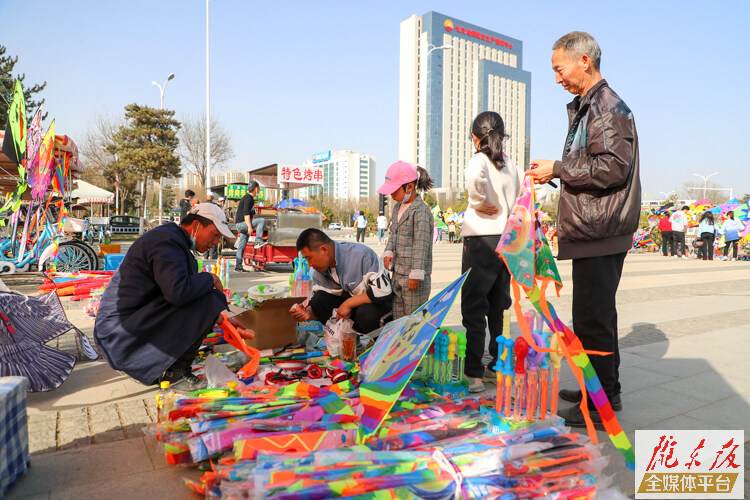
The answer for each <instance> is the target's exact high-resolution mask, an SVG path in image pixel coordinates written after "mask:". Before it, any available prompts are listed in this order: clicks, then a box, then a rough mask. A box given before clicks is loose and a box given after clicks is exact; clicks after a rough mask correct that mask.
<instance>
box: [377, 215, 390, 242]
mask: <svg viewBox="0 0 750 500" xmlns="http://www.w3.org/2000/svg"><path fill="white" fill-rule="evenodd" d="M377 222H378V240H379V242H380V244H381V245H382V244H383V238H385V230H386V229H388V219H387V218H386V216H385V215H384V214H383V212H380V213H379V214H378V219H377Z"/></svg>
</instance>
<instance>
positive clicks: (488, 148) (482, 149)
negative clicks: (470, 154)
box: [471, 111, 505, 170]
mask: <svg viewBox="0 0 750 500" xmlns="http://www.w3.org/2000/svg"><path fill="white" fill-rule="evenodd" d="M471 133H472V134H473V135H474V137H476V138H477V139H479V144H478V145H477V152H478V153H484V154H485V155H487V158H489V159H490V161H491V162H492V163H493V164H494V165H495V168H497V169H498V170H500V169H502V168H503V167H504V166H505V160H504V158H503V140H504V139H505V124H504V123H503V119H502V117H501V116H500V115H499V114H498V113H495V112H494V111H485V112H483V113H479V115H477V117H476V118H474V122H473V123H472V124H471Z"/></svg>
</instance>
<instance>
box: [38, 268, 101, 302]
mask: <svg viewBox="0 0 750 500" xmlns="http://www.w3.org/2000/svg"><path fill="white" fill-rule="evenodd" d="M114 273H115V272H114V271H81V272H77V273H62V272H49V273H47V275H46V277H45V279H44V283H42V284H41V285H39V293H40V294H44V293H51V292H55V293H56V294H57V296H58V297H70V300H73V301H78V300H84V299H89V298H91V297H92V294H93V295H96V296H98V297H101V294H102V293H103V291H104V290H105V289H106V288H107V285H108V284H109V281H110V280H111V279H112V276H113V275H114Z"/></svg>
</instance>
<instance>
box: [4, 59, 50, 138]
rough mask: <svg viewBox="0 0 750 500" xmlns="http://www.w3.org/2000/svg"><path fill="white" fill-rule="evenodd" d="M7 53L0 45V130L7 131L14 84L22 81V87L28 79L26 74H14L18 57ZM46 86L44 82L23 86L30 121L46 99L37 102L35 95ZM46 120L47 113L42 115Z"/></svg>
mask: <svg viewBox="0 0 750 500" xmlns="http://www.w3.org/2000/svg"><path fill="white" fill-rule="evenodd" d="M5 51H6V48H5V47H4V46H3V45H0V84H2V86H0V94H1V96H0V130H5V125H6V123H7V122H8V105H9V100H10V99H11V97H12V96H11V95H10V93H11V92H13V84H14V83H15V81H16V80H20V81H21V85H23V81H24V79H25V78H26V74H25V73H21V74H16V75H14V74H13V68H14V67H15V65H16V63H18V56H16V57H11V56H6V55H5ZM46 86H47V82H44V83H42V84H41V85H39V84H34V85H32V86H27V85H23V95H24V97H25V98H26V113H27V114H28V117H27V118H28V119H29V120H31V117H32V116H33V115H34V113H36V110H37V108H38V107H39V106H41V105H42V104H44V99H42V100H41V101H35V100H34V99H33V97H34V94H38V93H39V92H41V91H42V90H44V88H45V87H46ZM3 87H4V88H3ZM45 118H47V114H46V113H44V114H43V115H42V119H45Z"/></svg>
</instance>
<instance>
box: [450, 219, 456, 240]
mask: <svg viewBox="0 0 750 500" xmlns="http://www.w3.org/2000/svg"><path fill="white" fill-rule="evenodd" d="M455 237H456V223H455V222H453V221H451V223H450V224H448V241H450V242H451V243H453V239H454V238H455Z"/></svg>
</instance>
